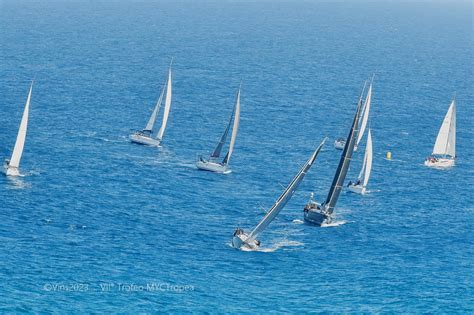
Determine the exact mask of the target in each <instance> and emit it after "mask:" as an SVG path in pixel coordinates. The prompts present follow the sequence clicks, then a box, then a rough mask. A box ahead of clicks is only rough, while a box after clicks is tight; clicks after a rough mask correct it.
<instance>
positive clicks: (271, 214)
mask: <svg viewBox="0 0 474 315" xmlns="http://www.w3.org/2000/svg"><path fill="white" fill-rule="evenodd" d="M325 141H326V138H325V139H324V140H323V141H322V142H321V144H320V145H319V146H318V147H317V148H316V150H315V151H314V152H313V154H312V155H311V157H310V158H309V160H308V161H307V162H306V163H305V164H304V165H303V166H302V167H301V169H300V171H299V172H298V174H296V176H295V177H294V178H293V180H292V181H291V182H290V184H289V185H288V187H287V188H286V189H285V191H283V193H282V194H281V195H280V197H278V199H277V201H276V202H275V203H274V204H273V206H272V207H271V208H270V210H268V212H267V214H266V215H265V216H264V217H263V219H262V220H261V221H260V223H258V225H257V226H256V227H255V228H254V229H253V230H252V232H250V234H249V236H248V238H247V240H248V241H249V242H250V241H253V240H255V238H256V237H257V236H258V234H260V233H261V232H262V231H263V230H264V229H265V228H266V227H267V226H268V225H269V224H270V223H271V222H272V221H273V219H275V217H276V216H277V215H278V213H280V211H281V209H283V207H284V206H285V205H286V204H287V202H288V201H289V200H290V199H291V197H292V196H293V194H294V192H295V191H296V189H297V188H298V186H299V184H300V183H301V181H302V180H303V178H304V176H305V175H306V173H307V172H308V170H309V169H310V168H311V166H312V165H313V162H314V160H315V159H316V157H317V156H318V154H319V152H320V151H321V148H322V147H323V145H324V142H325Z"/></svg>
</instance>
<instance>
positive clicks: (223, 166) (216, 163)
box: [196, 87, 240, 174]
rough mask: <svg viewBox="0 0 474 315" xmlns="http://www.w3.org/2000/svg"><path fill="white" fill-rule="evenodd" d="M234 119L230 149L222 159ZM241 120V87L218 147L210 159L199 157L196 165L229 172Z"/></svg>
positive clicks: (201, 167) (200, 167) (220, 171)
mask: <svg viewBox="0 0 474 315" xmlns="http://www.w3.org/2000/svg"><path fill="white" fill-rule="evenodd" d="M232 120H234V125H233V128H232V135H231V137H230V144H229V150H228V151H227V154H226V155H225V157H224V159H223V160H222V161H220V160H219V157H220V155H221V151H222V148H223V147H224V144H225V141H226V139H227V134H228V133H229V130H230V126H231V124H232ZM239 121H240V87H239V90H238V92H237V100H236V102H235V106H234V109H233V111H232V114H231V115H230V119H229V123H228V124H227V128H226V129H225V131H224V133H223V134H222V136H221V139H220V140H219V143H218V144H217V146H216V148H215V149H214V151H213V152H212V154H211V156H210V157H209V158H208V159H205V158H203V157H202V156H200V157H199V160H198V161H197V162H196V167H197V168H198V169H201V170H205V171H210V172H216V173H222V174H229V173H231V172H232V170H231V169H230V167H229V161H230V157H231V156H232V153H233V152H234V146H235V139H236V137H237V131H238V130H239Z"/></svg>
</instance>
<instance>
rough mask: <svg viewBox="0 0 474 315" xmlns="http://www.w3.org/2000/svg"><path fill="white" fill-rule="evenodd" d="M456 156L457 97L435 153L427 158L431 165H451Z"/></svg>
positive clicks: (441, 129)
mask: <svg viewBox="0 0 474 315" xmlns="http://www.w3.org/2000/svg"><path fill="white" fill-rule="evenodd" d="M455 158H456V97H454V98H453V100H452V102H451V105H450V106H449V109H448V112H447V113H446V116H445V117H444V120H443V123H442V124H441V127H440V129H439V132H438V136H437V137H436V142H435V144H434V147H433V153H432V154H431V156H429V157H428V158H427V159H426V160H425V165H426V166H429V167H439V168H444V167H451V166H453V165H454V159H455Z"/></svg>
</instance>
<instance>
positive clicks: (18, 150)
mask: <svg viewBox="0 0 474 315" xmlns="http://www.w3.org/2000/svg"><path fill="white" fill-rule="evenodd" d="M32 90H33V82H32V83H31V85H30V91H29V92H28V97H27V99H26V104H25V109H24V111H23V116H22V117H21V123H20V129H19V130H18V135H17V137H16V142H15V147H14V148H13V153H12V157H11V159H10V163H9V164H8V165H9V166H11V167H19V166H20V160H21V155H22V154H23V148H24V146H25V140H26V130H27V129H28V116H29V113H30V100H31V92H32Z"/></svg>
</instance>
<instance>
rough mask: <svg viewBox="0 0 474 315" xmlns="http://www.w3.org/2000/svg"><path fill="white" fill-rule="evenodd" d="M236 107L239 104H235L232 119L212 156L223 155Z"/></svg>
mask: <svg viewBox="0 0 474 315" xmlns="http://www.w3.org/2000/svg"><path fill="white" fill-rule="evenodd" d="M239 92H240V90H239ZM236 107H237V104H236V106H234V109H233V110H232V114H231V115H230V119H229V123H228V124H227V128H226V129H225V131H224V133H223V134H222V137H221V139H220V140H219V143H218V144H217V146H216V148H215V149H214V152H212V154H211V157H213V158H218V157H219V156H220V155H221V151H222V148H223V147H224V143H225V141H226V139H227V135H228V133H229V130H230V126H231V125H232V119H233V118H234V114H235V109H236Z"/></svg>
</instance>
